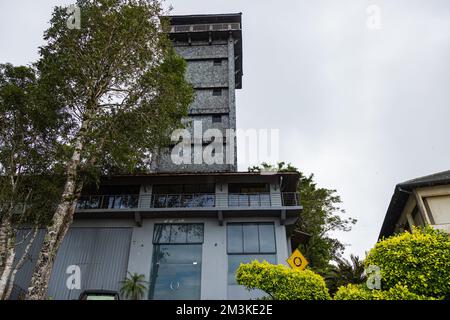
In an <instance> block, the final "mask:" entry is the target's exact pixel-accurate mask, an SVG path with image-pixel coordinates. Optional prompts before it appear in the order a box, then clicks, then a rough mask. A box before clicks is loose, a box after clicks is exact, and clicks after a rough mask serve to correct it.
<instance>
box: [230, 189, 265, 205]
mask: <svg viewBox="0 0 450 320" xmlns="http://www.w3.org/2000/svg"><path fill="white" fill-rule="evenodd" d="M228 206H229V207H270V206H271V199H270V193H268V192H267V193H230V194H229V195H228Z"/></svg>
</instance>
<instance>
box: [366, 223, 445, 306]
mask: <svg viewBox="0 0 450 320" xmlns="http://www.w3.org/2000/svg"><path fill="white" fill-rule="evenodd" d="M365 265H366V266H369V265H377V266H379V267H380V269H381V287H382V289H383V290H389V289H391V288H394V287H395V286H396V285H401V286H404V287H406V288H408V290H409V291H410V292H412V293H414V294H417V295H419V296H428V297H435V298H438V299H440V298H447V299H448V298H450V240H449V237H448V235H447V234H445V233H443V232H441V231H438V230H435V229H433V228H432V227H425V228H424V229H419V228H416V229H414V231H413V232H412V233H409V232H404V233H401V234H398V235H395V236H392V237H390V238H387V239H383V240H381V241H379V242H378V243H377V244H376V245H375V247H374V248H373V249H372V250H370V252H369V254H368V256H367V258H366V260H365Z"/></svg>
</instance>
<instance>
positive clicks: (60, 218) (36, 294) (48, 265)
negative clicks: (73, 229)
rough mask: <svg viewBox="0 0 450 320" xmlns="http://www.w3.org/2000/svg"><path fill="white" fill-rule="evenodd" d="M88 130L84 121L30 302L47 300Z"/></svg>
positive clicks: (75, 195)
mask: <svg viewBox="0 0 450 320" xmlns="http://www.w3.org/2000/svg"><path fill="white" fill-rule="evenodd" d="M87 127H88V121H86V120H85V121H84V122H83V125H82V127H81V129H80V132H79V134H78V137H77V139H76V142H75V150H74V152H73V154H72V158H71V160H70V161H69V163H68V165H67V178H66V183H65V185H64V189H63V193H62V196H61V200H60V202H59V204H58V206H57V208H56V211H55V213H54V215H53V218H52V224H51V225H50V226H49V227H48V228H47V232H46V234H45V237H44V242H43V243H42V248H41V251H40V253H39V257H38V261H37V263H36V266H35V268H34V273H33V276H32V278H31V283H30V286H29V287H28V294H27V299H28V300H43V299H45V298H46V295H47V288H48V284H49V281H50V276H51V273H52V268H53V263H54V261H55V258H56V253H57V251H58V248H59V246H60V245H61V243H62V240H63V239H64V236H65V235H66V233H67V231H68V230H69V227H70V225H71V223H72V220H73V214H74V212H75V207H76V203H77V201H78V198H79V191H80V190H81V188H82V185H81V183H77V176H78V165H79V164H80V160H81V152H82V150H83V140H84V139H83V137H84V132H85V131H86V130H87Z"/></svg>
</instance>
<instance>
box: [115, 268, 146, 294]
mask: <svg viewBox="0 0 450 320" xmlns="http://www.w3.org/2000/svg"><path fill="white" fill-rule="evenodd" d="M144 279H145V276H144V275H143V274H137V273H133V274H132V273H130V272H128V277H127V278H126V279H125V280H124V281H122V282H121V283H122V288H121V289H120V293H121V294H123V296H124V297H125V298H128V299H131V300H140V299H141V298H142V297H143V296H144V294H145V290H146V288H147V287H146V283H147V282H146V281H145V280H144Z"/></svg>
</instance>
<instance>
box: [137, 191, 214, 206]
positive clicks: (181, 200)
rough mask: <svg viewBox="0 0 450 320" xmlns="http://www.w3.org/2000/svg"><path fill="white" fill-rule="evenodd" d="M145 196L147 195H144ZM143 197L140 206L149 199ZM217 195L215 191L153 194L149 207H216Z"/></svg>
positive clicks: (144, 204)
mask: <svg viewBox="0 0 450 320" xmlns="http://www.w3.org/2000/svg"><path fill="white" fill-rule="evenodd" d="M143 197H145V196H143ZM143 197H142V198H141V199H142V200H143V201H141V204H140V207H141V208H145V207H146V204H147V203H148V201H145V199H143ZM147 197H149V196H147ZM215 205H216V197H215V194H214V193H194V194H153V195H152V196H151V201H150V203H148V205H147V207H150V208H204V207H214V206H215Z"/></svg>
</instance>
